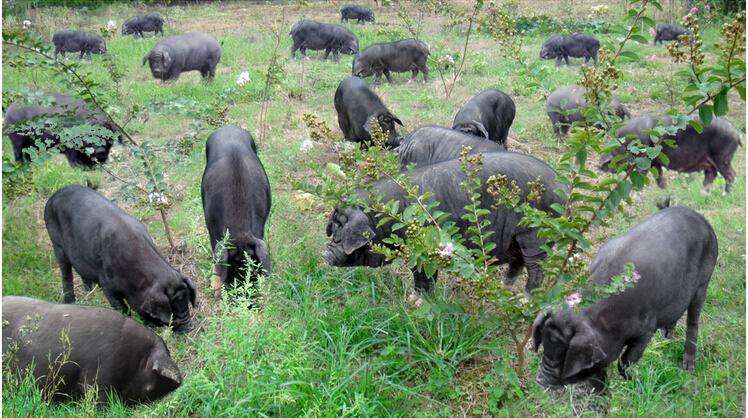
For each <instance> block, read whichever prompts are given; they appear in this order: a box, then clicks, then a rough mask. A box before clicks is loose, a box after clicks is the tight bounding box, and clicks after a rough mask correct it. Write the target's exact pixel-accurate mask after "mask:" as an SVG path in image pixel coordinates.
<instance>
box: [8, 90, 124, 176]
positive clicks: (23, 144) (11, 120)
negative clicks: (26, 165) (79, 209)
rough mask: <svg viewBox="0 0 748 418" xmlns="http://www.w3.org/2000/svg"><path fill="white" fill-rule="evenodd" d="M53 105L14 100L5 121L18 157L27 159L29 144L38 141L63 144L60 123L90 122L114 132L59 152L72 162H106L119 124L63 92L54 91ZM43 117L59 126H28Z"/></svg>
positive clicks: (23, 159)
mask: <svg viewBox="0 0 748 418" xmlns="http://www.w3.org/2000/svg"><path fill="white" fill-rule="evenodd" d="M50 96H51V104H50V105H28V106H27V105H25V104H22V103H13V104H11V105H10V106H9V107H8V109H7V110H6V112H5V118H4V121H3V123H4V125H5V127H6V129H7V132H8V137H9V138H10V142H11V143H12V144H13V154H14V156H15V159H16V161H18V162H28V161H29V155H28V154H27V153H26V152H24V150H26V149H27V148H31V147H35V146H36V143H37V141H39V142H42V143H44V144H45V146H46V147H47V148H51V147H58V146H60V143H61V139H60V132H59V127H61V126H62V127H72V126H77V125H83V124H90V125H93V126H98V127H101V128H105V129H107V130H109V131H110V132H111V134H107V135H105V136H104V133H102V135H101V136H99V135H97V136H96V138H95V139H94V138H86V139H84V140H83V141H82V143H81V144H80V145H79V146H77V147H76V148H69V147H67V146H64V145H63V146H60V152H61V153H63V154H64V155H65V157H66V158H67V160H68V162H69V163H70V165H72V166H84V167H89V168H90V167H93V166H95V165H96V164H101V163H104V162H105V161H106V160H107V158H108V157H109V150H110V149H111V148H112V145H113V144H114V138H119V134H118V131H117V128H116V126H115V125H114V124H112V123H111V122H110V121H109V119H108V118H107V117H106V116H105V115H104V114H102V113H101V112H99V111H96V110H91V109H89V108H88V106H87V105H86V103H85V102H84V101H83V100H78V99H75V98H73V97H70V96H66V95H64V94H56V93H55V94H51V95H50ZM44 118H52V119H54V123H55V124H59V125H61V126H56V128H58V129H54V128H53V129H43V130H41V131H40V130H39V129H37V128H36V127H34V128H33V129H29V128H32V127H31V126H28V127H26V125H27V124H29V123H32V122H34V121H38V122H39V123H41V122H42V121H43V119H44Z"/></svg>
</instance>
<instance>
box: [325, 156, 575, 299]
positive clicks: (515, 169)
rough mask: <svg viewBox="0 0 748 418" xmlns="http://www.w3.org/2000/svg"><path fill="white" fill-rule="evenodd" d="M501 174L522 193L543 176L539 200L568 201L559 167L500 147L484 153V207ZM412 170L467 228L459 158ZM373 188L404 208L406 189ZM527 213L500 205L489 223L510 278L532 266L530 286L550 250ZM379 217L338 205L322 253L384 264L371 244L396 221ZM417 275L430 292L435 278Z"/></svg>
mask: <svg viewBox="0 0 748 418" xmlns="http://www.w3.org/2000/svg"><path fill="white" fill-rule="evenodd" d="M499 174H503V175H505V176H507V178H508V180H509V181H510V182H516V184H517V185H518V186H519V188H520V189H521V195H522V196H527V194H528V193H529V186H528V183H530V182H532V181H535V180H536V179H538V178H540V181H541V182H542V183H543V185H544V192H543V194H542V196H541V197H540V199H539V200H538V201H537V202H535V203H533V205H534V206H535V207H537V208H539V209H541V210H545V211H550V210H551V208H550V207H551V204H553V203H558V204H562V201H561V200H560V198H559V197H558V196H557V195H556V193H554V192H553V190H555V189H557V188H560V187H563V186H562V185H561V184H560V183H557V182H556V180H555V178H556V173H555V172H554V171H553V169H551V168H550V167H548V165H546V164H545V163H544V162H542V161H540V160H538V159H536V158H534V157H531V156H529V155H525V154H518V153H513V152H496V153H490V154H483V165H482V169H481V172H480V174H479V175H480V178H481V179H482V182H483V186H482V190H481V195H482V200H481V207H484V208H490V207H491V205H492V204H493V203H495V200H494V199H493V198H492V197H491V196H490V195H489V193H488V192H487V191H486V183H485V182H486V180H487V179H488V178H489V177H490V176H492V175H499ZM407 175H408V176H409V177H410V181H411V182H412V183H413V184H414V185H416V186H417V187H418V188H419V189H420V191H421V192H422V193H423V192H429V193H432V194H433V195H432V197H431V198H432V199H433V200H434V201H438V202H439V205H438V207H437V210H440V211H443V212H446V213H449V214H450V217H449V219H448V221H451V222H454V223H455V225H456V226H457V227H458V228H459V229H460V230H461V231H463V232H464V233H466V232H465V231H466V228H467V227H468V226H469V224H468V222H467V221H466V220H464V219H462V215H463V213H464V211H465V209H464V208H465V206H466V205H467V204H468V203H469V200H468V197H467V195H466V194H465V192H464V191H463V190H462V189H461V186H460V183H462V182H463V181H464V180H465V174H464V172H463V171H462V169H461V167H460V161H459V160H450V161H445V162H442V163H438V164H434V165H429V166H424V167H421V168H417V169H415V170H413V171H411V172H409V173H408V174H407ZM373 191H374V193H377V194H380V195H381V196H382V198H383V199H382V201H383V202H388V201H391V200H396V201H398V202H399V204H400V207H401V208H404V207H405V206H407V201H406V195H405V192H404V191H403V189H402V187H400V186H399V185H398V184H397V183H395V182H392V181H389V180H385V181H379V182H377V183H375V184H374V185H373ZM521 217H522V216H521V214H519V213H517V212H516V211H515V210H514V208H510V207H504V206H499V207H498V208H496V209H495V210H492V211H491V214H490V215H489V216H488V217H487V219H488V220H489V221H490V222H491V225H490V227H489V228H488V229H489V230H490V231H491V232H492V233H493V235H491V238H490V239H491V241H492V242H493V243H494V244H495V245H496V247H495V248H494V249H493V251H491V256H492V257H496V259H498V260H499V261H500V262H501V263H508V264H509V272H508V273H507V277H508V279H509V280H513V279H514V278H516V276H517V275H518V274H519V273H520V272H521V270H522V267H526V268H527V273H528V279H527V284H526V287H525V289H526V290H527V291H528V292H529V291H531V290H532V289H535V288H536V287H538V286H539V285H540V283H541V282H542V279H543V270H542V268H541V267H540V265H539V262H540V261H541V260H542V259H544V258H545V252H544V251H543V250H541V248H540V246H541V245H542V240H541V239H540V238H538V236H537V235H536V231H535V230H534V229H532V228H528V227H524V226H520V225H518V222H519V221H520V219H521ZM378 218H379V216H378V215H376V214H367V213H365V212H364V211H363V210H361V209H359V208H355V207H343V208H336V209H335V211H334V212H333V213H332V215H331V216H330V221H329V223H328V224H327V230H326V232H327V235H328V236H329V237H331V238H332V240H331V242H330V243H329V244H327V248H326V250H325V251H324V252H323V254H322V257H323V258H324V259H325V261H327V262H328V263H329V264H331V265H333V266H339V267H349V266H368V267H379V266H382V265H384V264H386V263H387V261H386V260H385V258H384V256H383V255H381V254H379V253H376V252H374V251H373V250H372V247H371V244H375V243H376V244H380V245H387V244H386V243H384V242H383V241H382V240H383V239H384V238H387V237H389V236H390V234H391V232H392V230H391V227H392V225H391V224H390V223H387V224H385V225H382V226H377V222H378ZM405 229H406V228H401V229H398V230H397V231H396V232H395V233H396V234H398V235H401V236H402V234H404V233H405ZM467 245H472V244H471V243H468V244H467ZM413 277H414V278H415V288H416V290H417V291H419V292H427V291H429V290H430V289H431V288H432V284H433V279H429V278H428V277H427V276H426V274H425V273H423V272H421V271H416V270H413Z"/></svg>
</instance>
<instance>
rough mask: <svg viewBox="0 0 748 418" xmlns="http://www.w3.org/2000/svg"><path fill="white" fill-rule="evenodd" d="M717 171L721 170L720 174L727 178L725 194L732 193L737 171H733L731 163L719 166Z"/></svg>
mask: <svg viewBox="0 0 748 418" xmlns="http://www.w3.org/2000/svg"><path fill="white" fill-rule="evenodd" d="M717 170H719V174H722V177H724V178H725V193H730V189H732V183H733V182H734V181H735V170H733V169H732V166H731V165H730V163H727V164H722V165H721V166H718V167H717Z"/></svg>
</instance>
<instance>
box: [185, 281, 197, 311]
mask: <svg viewBox="0 0 748 418" xmlns="http://www.w3.org/2000/svg"><path fill="white" fill-rule="evenodd" d="M182 282H184V284H185V286H187V290H188V291H189V292H190V303H191V304H192V307H193V308H194V307H195V305H196V303H197V289H195V284H194V283H192V280H190V278H189V277H187V276H182Z"/></svg>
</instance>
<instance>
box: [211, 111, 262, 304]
mask: <svg viewBox="0 0 748 418" xmlns="http://www.w3.org/2000/svg"><path fill="white" fill-rule="evenodd" d="M205 156H206V165H205V171H204V172H203V179H202V183H201V186H200V195H201V196H202V201H203V212H204V213H205V224H206V226H207V228H208V234H209V235H210V248H211V249H212V250H213V253H214V255H215V257H216V259H218V260H219V261H218V264H216V266H215V274H216V276H217V277H218V278H219V279H220V284H226V285H233V284H235V283H237V282H238V281H241V280H243V279H244V277H245V276H246V273H247V272H246V265H247V264H246V260H245V254H246V255H247V256H248V257H250V258H251V260H253V261H254V262H256V263H257V264H259V265H260V266H261V267H262V269H263V270H264V271H265V274H270V273H271V271H272V264H271V261H270V255H269V254H268V248H267V245H266V244H265V241H264V237H265V222H266V221H267V218H268V215H269V214H270V204H271V200H270V183H269V182H268V177H267V175H266V174H265V169H264V168H263V166H262V162H260V159H259V158H257V147H256V146H255V142H254V139H253V138H252V135H251V134H250V133H249V132H247V131H245V130H244V129H241V128H239V127H238V126H234V125H228V126H224V127H223V128H221V129H219V130H217V131H215V132H214V133H213V134H212V135H211V136H210V138H208V143H207V144H206V146H205ZM227 231H228V234H229V238H230V239H229V243H228V245H227V246H226V247H221V248H217V246H216V245H217V244H218V242H219V241H221V240H222V239H223V238H224V235H225V234H226V232H227ZM219 250H220V251H221V254H216V252H217V251H219ZM214 288H215V290H218V288H219V283H214Z"/></svg>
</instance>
